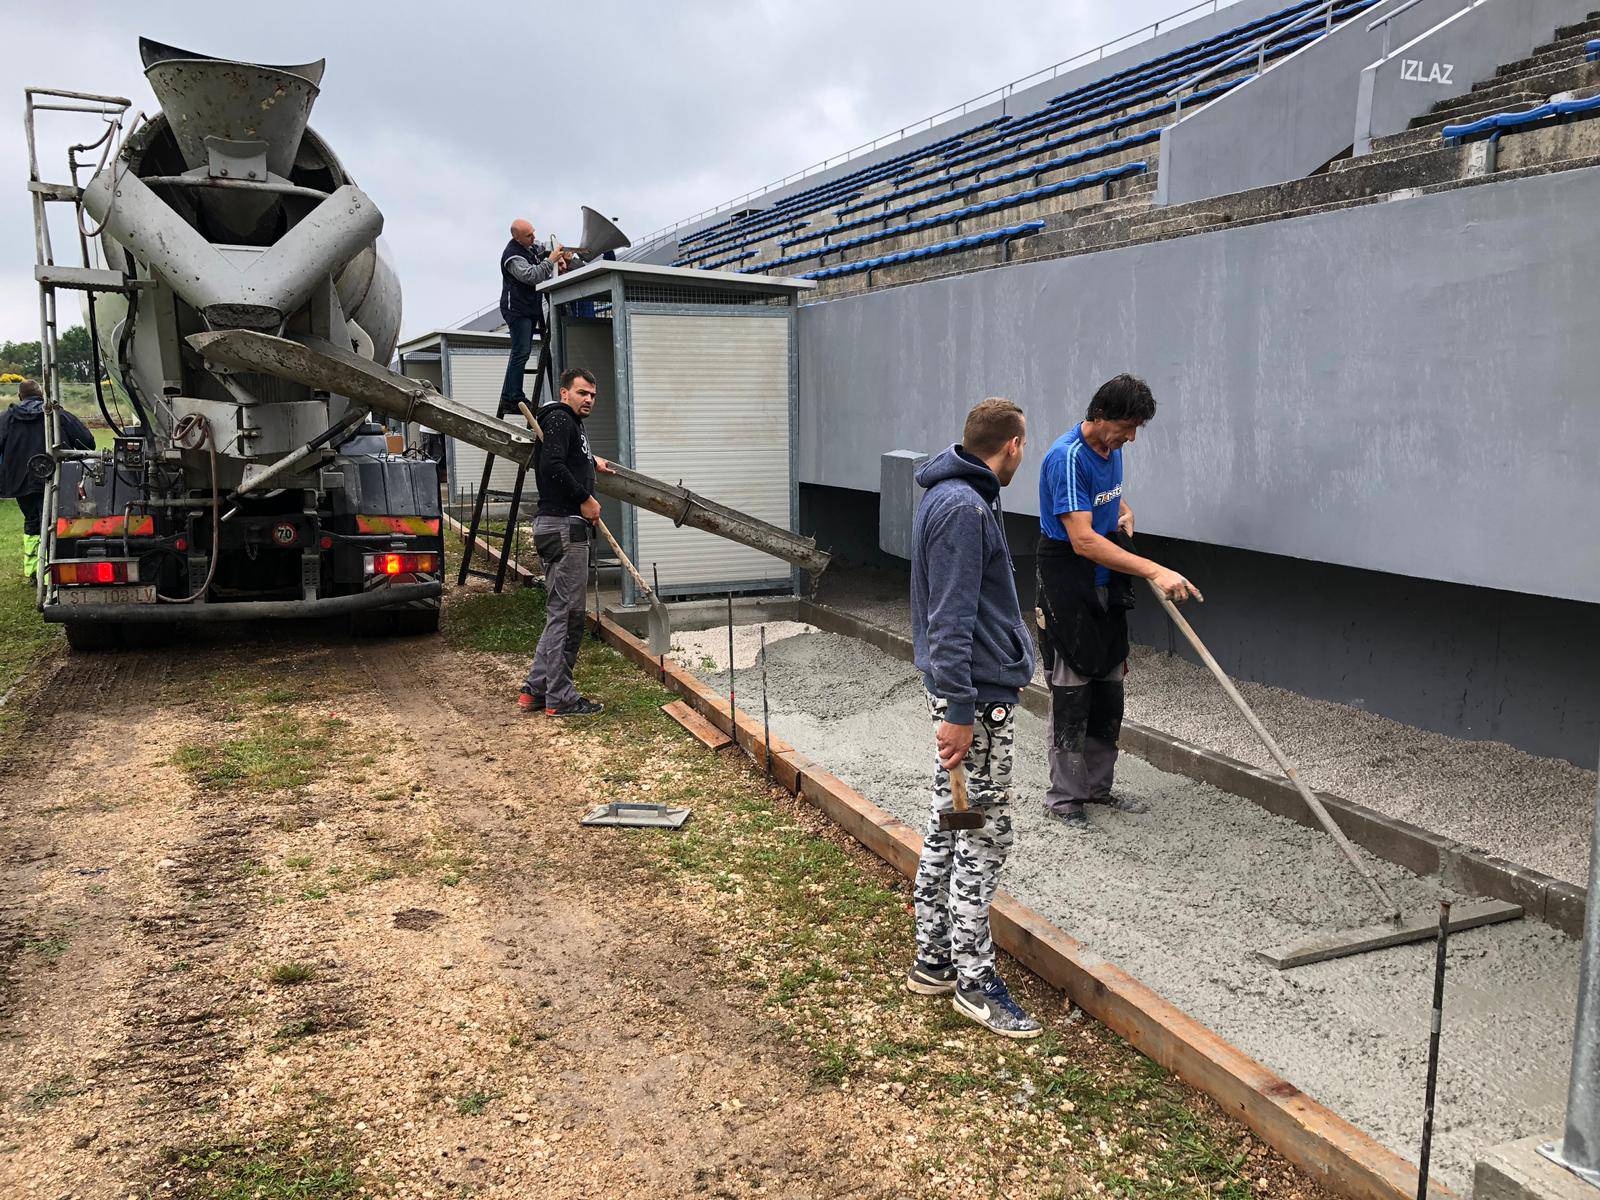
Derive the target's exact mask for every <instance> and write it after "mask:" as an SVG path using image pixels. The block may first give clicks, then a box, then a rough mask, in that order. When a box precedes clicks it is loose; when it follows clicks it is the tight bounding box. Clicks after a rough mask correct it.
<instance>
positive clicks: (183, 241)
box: [25, 39, 827, 649]
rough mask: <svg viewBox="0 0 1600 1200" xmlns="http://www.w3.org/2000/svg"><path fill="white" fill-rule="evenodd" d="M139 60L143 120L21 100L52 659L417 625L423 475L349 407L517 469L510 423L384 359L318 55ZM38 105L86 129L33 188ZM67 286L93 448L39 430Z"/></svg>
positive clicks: (390, 342)
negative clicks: (285, 632) (87, 358)
mask: <svg viewBox="0 0 1600 1200" xmlns="http://www.w3.org/2000/svg"><path fill="white" fill-rule="evenodd" d="M139 50H140V54H141V56H142V58H143V62H144V67H145V75H146V78H147V79H148V80H149V83H150V87H151V90H152V91H153V92H154V94H155V97H156V100H157V102H158V104H159V106H160V111H159V112H158V113H156V114H155V115H154V116H152V117H150V118H148V119H141V118H140V117H133V118H130V117H129V116H128V112H129V110H130V109H132V107H133V105H132V102H131V101H129V100H127V99H125V98H122V97H116V96H103V95H94V94H90V93H83V92H68V91H60V90H53V89H42V88H30V89H28V90H27V93H26V105H25V116H26V128H27V135H28V151H29V168H30V178H29V191H30V195H31V199H32V202H33V209H34V226H35V243H36V245H35V249H36V267H35V276H36V279H37V281H38V283H39V287H40V319H41V326H42V339H41V373H42V375H43V377H44V378H43V380H42V382H43V384H44V387H45V393H46V422H45V424H46V444H47V452H46V453H45V454H44V455H41V456H40V457H39V458H38V459H37V460H36V461H35V462H34V463H33V464H31V467H32V469H34V470H35V471H36V472H37V474H38V477H39V478H40V479H41V480H42V481H43V482H44V485H45V498H44V513H43V529H42V533H43V542H42V547H41V549H42V553H41V568H40V574H39V578H38V580H37V587H38V604H39V609H40V612H41V613H42V615H43V616H44V618H45V619H46V620H47V621H52V622H59V623H62V624H64V625H65V626H66V631H67V636H68V639H69V641H70V643H71V644H72V646H73V647H74V648H77V649H85V648H98V647H103V646H107V645H114V644H118V643H120V642H122V641H125V640H130V639H140V640H142V639H144V638H147V637H148V636H150V634H151V633H152V632H155V631H163V632H171V631H172V630H174V629H177V628H181V627H182V626H183V625H184V624H186V623H192V622H197V621H216V620H237V619H246V620H254V619H259V618H265V617H315V616H335V615H337V616H341V617H345V618H347V619H349V620H350V621H351V622H352V623H353V624H354V625H355V626H356V627H357V628H358V630H365V631H373V632H389V633H419V632H426V631H431V630H435V629H437V628H438V623H439V604H440V593H441V588H442V580H443V573H444V562H443V553H444V545H443V542H442V540H441V524H440V522H441V512H440V497H439V486H438V476H437V470H436V467H435V464H434V463H433V462H431V461H427V460H425V459H421V458H419V457H417V456H415V455H414V454H412V453H407V452H406V451H405V448H404V447H403V446H397V445H395V444H394V442H393V441H391V440H390V439H389V438H388V437H387V436H386V434H385V430H384V428H383V426H381V425H379V424H378V423H376V422H374V421H373V420H372V419H371V414H372V413H373V412H374V411H376V412H378V413H380V414H382V415H384V416H393V417H396V418H398V419H399V420H401V421H404V422H406V423H407V424H408V426H410V427H415V426H417V425H422V426H426V427H428V428H432V429H435V430H437V431H439V432H441V433H445V434H448V435H450V436H454V437H458V438H462V439H465V440H467V441H470V442H473V443H474V444H476V445H480V446H482V447H484V448H485V449H487V450H489V451H490V452H491V453H493V454H495V455H497V456H501V457H506V458H510V459H512V460H513V461H516V462H518V463H522V464H526V463H528V462H529V461H531V458H532V455H533V452H534V443H533V441H532V440H531V438H530V436H529V432H528V430H527V428H526V426H520V427H519V426H516V425H513V424H511V423H508V422H506V421H502V420H499V419H497V418H494V417H489V416H486V415H484V414H482V413H479V412H477V411H475V410H472V409H470V408H468V407H467V406H465V405H461V404H457V403H456V402H454V401H452V400H450V398H449V397H447V396H443V395H441V394H440V393H438V392H437V391H433V390H431V389H430V388H427V387H425V386H421V385H419V384H418V383H417V381H415V380H411V379H407V378H405V377H403V376H401V375H398V374H395V373H393V372H391V371H389V370H388V368H387V364H388V362H389V360H390V356H391V353H392V352H393V349H394V346H395V342H396V339H397V337H398V335H399V331H400V312H401V309H400V286H399V282H398V279H397V276H396V273H395V269H394V266H393V265H392V263H391V261H390V259H389V256H388V254H387V253H386V251H385V249H384V245H383V242H382V240H381V239H380V237H379V234H380V233H381V232H382V229H383V215H382V213H381V212H380V211H379V209H378V207H377V205H376V204H375V203H374V202H373V201H372V199H371V198H370V197H368V196H367V195H366V194H365V193H364V192H363V191H362V190H361V189H360V188H359V187H357V186H356V185H355V183H354V182H353V181H352V179H351V178H350V176H349V175H348V173H347V172H346V171H345V169H344V167H343V166H342V165H341V164H340V162H339V159H338V158H337V156H336V155H335V154H334V152H333V149H332V147H330V146H329V145H328V144H327V142H325V141H324V140H323V139H322V138H321V137H319V136H318V135H317V133H316V132H315V131H314V130H313V129H311V128H310V126H309V124H308V121H309V117H310V113H311V108H312V104H313V102H314V100H315V99H316V96H317V92H318V88H319V84H320V81H321V79H322V75H323V69H324V64H323V63H322V62H314V63H306V64H302V65H298V66H270V65H259V64H252V63H245V62H237V61H231V60H227V59H220V58H213V57H210V56H207V55H203V54H196V53H192V52H190V51H186V50H180V49H177V48H176V47H173V46H168V45H163V44H160V43H158V42H154V41H150V40H147V39H146V40H141V42H140V46H139ZM60 113H69V114H74V115H73V116H72V117H71V118H62V119H74V120H82V121H89V122H99V123H103V130H102V132H101V136H100V137H99V138H98V139H93V138H85V139H84V140H83V141H80V142H77V143H75V144H72V145H71V146H70V148H69V149H68V152H67V160H68V162H67V166H68V178H67V179H66V180H64V181H55V182H52V181H49V180H46V179H45V178H43V177H42V176H41V173H40V166H39V153H38V144H37V143H38V127H39V124H40V119H41V117H42V115H43V114H50V115H51V116H53V117H54V116H56V115H57V114H60ZM52 212H56V213H60V212H67V213H70V214H71V215H72V217H73V219H74V220H75V222H76V228H74V229H72V230H71V233H70V238H71V241H72V242H73V245H72V247H71V251H72V253H64V254H63V255H62V256H61V257H62V258H63V259H71V258H74V257H75V258H77V259H78V265H70V264H69V263H66V262H62V261H58V256H57V250H56V246H55V244H54V242H53V240H52V222H51V220H50V219H49V218H50V216H51V214H52ZM55 224H56V226H58V227H59V225H60V224H61V222H60V221H57V222H56V223H55ZM71 293H79V294H80V296H81V298H82V300H83V302H84V308H85V313H86V317H87V320H88V324H89V329H90V333H91V341H92V343H93V344H94V346H95V347H96V350H97V353H98V357H99V362H98V364H97V366H98V367H99V369H98V370H97V371H96V373H95V377H96V379H97V380H98V379H99V378H100V376H101V374H102V373H103V374H104V375H105V376H106V378H107V382H106V383H105V385H104V388H106V389H109V392H110V397H109V402H108V397H107V396H106V395H102V396H101V401H102V408H103V410H104V411H105V414H106V418H107V420H108V422H109V423H110V424H111V426H112V430H113V433H112V445H111V446H110V448H109V449H105V448H101V449H95V450H79V449H75V448H72V447H70V446H67V445H65V444H63V442H62V440H61V438H60V437H59V430H58V423H59V422H58V418H57V416H56V414H57V413H59V411H60V408H59V405H60V379H59V372H58V371H57V365H56V355H55V346H56V334H57V332H58V320H59V316H58V311H57V300H58V298H61V297H62V296H63V294H69V295H70V294H71ZM96 386H97V388H100V387H101V386H102V385H101V384H99V383H97V384H96ZM114 410H116V411H114ZM601 486H602V490H606V491H609V492H610V494H613V495H617V496H619V497H620V498H621V499H623V500H625V501H627V502H629V503H632V504H638V505H642V506H644V507H647V508H650V509H651V510H653V511H656V512H660V513H664V514H667V515H670V516H671V517H672V518H673V519H674V520H675V521H678V522H679V523H682V524H689V525H693V526H696V527H698V528H703V529H707V530H710V531H711V532H714V533H717V534H720V535H722V536H725V537H731V538H734V539H736V540H740V541H744V542H747V543H748V544H751V545H757V546H759V547H760V548H762V549H765V550H768V551H769V552H771V553H774V554H777V555H779V556H780V557H782V558H785V559H786V560H788V561H790V562H795V563H798V564H800V565H802V566H805V567H806V568H808V569H810V570H813V571H816V570H820V569H821V567H822V566H823V565H825V563H826V561H827V556H826V555H825V554H824V553H822V552H821V551H819V550H818V549H817V548H816V546H815V544H814V543H813V542H811V541H810V539H805V538H800V537H798V536H796V535H795V534H793V533H791V532H789V531H788V530H784V529H781V528H777V527H775V526H771V525H767V524H765V523H764V522H761V521H758V520H756V519H754V518H750V517H747V516H744V515H743V514H740V513H738V512H736V511H734V510H732V509H728V508H725V507H723V506H720V505H717V504H716V503H715V502H713V501H710V500H707V499H706V498H704V497H700V496H697V495H695V494H693V493H691V492H689V491H688V490H687V489H684V488H682V487H681V486H672V485H668V484H664V483H661V482H659V481H656V480H652V479H650V478H649V477H647V476H643V475H639V474H637V473H635V472H632V471H629V470H627V468H626V467H621V468H619V470H618V472H617V474H616V475H607V476H602V477H601Z"/></svg>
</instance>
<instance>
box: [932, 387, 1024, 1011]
mask: <svg viewBox="0 0 1600 1200" xmlns="http://www.w3.org/2000/svg"><path fill="white" fill-rule="evenodd" d="M1027 434H1028V431H1027V423H1026V420H1025V419H1024V417H1023V415H1022V410H1021V409H1020V408H1018V407H1017V406H1016V405H1015V404H1013V403H1011V401H1009V400H1000V399H989V400H985V401H983V402H982V403H980V404H978V405H977V406H976V407H975V408H973V410H972V411H971V412H970V413H968V414H967V421H966V426H965V428H964V429H963V430H962V434H961V442H960V444H958V445H955V446H951V447H950V448H949V449H948V450H945V451H943V452H942V453H940V454H938V455H936V456H935V457H934V458H932V459H930V460H929V461H928V462H927V463H925V464H924V465H923V467H922V469H921V470H920V471H918V472H917V483H919V484H920V485H921V486H922V487H923V488H925V489H927V490H926V492H925V494H924V495H923V497H922V503H921V504H920V505H919V506H918V508H917V515H916V519H915V521H914V522H913V523H912V534H911V537H912V543H911V544H912V549H911V628H912V639H913V642H914V645H915V649H916V663H917V667H918V669H920V670H921V671H922V678H923V685H924V687H925V688H926V689H927V693H928V711H929V713H930V714H931V716H932V718H933V722H934V726H935V729H934V740H935V742H936V744H937V747H938V755H937V763H936V769H935V771H934V777H933V804H932V807H931V808H930V811H929V814H928V829H927V833H926V834H925V835H924V837H923V841H922V858H921V861H920V862H919V863H918V865H917V879H916V886H915V901H916V905H915V907H916V917H917V958H916V962H915V963H914V964H913V965H912V968H911V971H910V973H909V974H908V975H907V977H906V986H907V987H908V988H910V989H911V990H912V991H913V992H916V993H918V994H919V995H924V996H945V995H948V996H952V1003H953V1004H954V1005H955V1009H956V1011H957V1012H959V1013H962V1014H964V1015H965V1016H968V1017H971V1018H972V1019H973V1020H974V1021H977V1022H978V1023H979V1024H981V1025H983V1026H985V1027H986V1028H988V1029H991V1030H993V1031H994V1032H995V1033H998V1034H1001V1035H1002V1036H1004V1037H1010V1038H1033V1037H1038V1036H1039V1033H1040V1032H1041V1030H1040V1026H1039V1023H1038V1022H1037V1021H1035V1020H1033V1019H1032V1018H1031V1017H1029V1016H1028V1015H1027V1013H1025V1012H1023V1010H1022V1008H1021V1006H1020V1005H1018V1004H1017V1002H1016V1001H1015V1000H1013V999H1012V997H1011V993H1010V992H1009V991H1008V990H1007V988H1006V985H1005V982H1004V981H1003V980H1002V979H1001V978H1000V976H999V974H998V973H997V972H996V971H995V967H994V940H993V938H992V937H991V936H990V933H989V905H990V904H991V903H992V902H993V900H994V893H995V889H996V888H997V887H998V886H999V884H1000V868H1001V867H1003V866H1004V865H1005V861H1006V854H1007V853H1008V852H1009V851H1010V849H1011V841H1012V833H1011V746H1012V717H1013V715H1014V713H1015V711H1016V706H1017V699H1018V697H1019V695H1020V694H1021V691H1022V688H1023V687H1024V686H1026V684H1027V683H1028V681H1029V680H1030V679H1032V678H1033V639H1032V637H1031V636H1030V635H1029V633H1028V630H1027V627H1026V626H1025V625H1023V623H1022V610H1021V607H1020V605H1018V603H1017V587H1016V581H1015V579H1014V577H1013V574H1012V566H1011V549H1010V547H1009V546H1008V545H1007V543H1006V536H1005V529H1004V527H1003V525H1002V522H1001V517H1002V512H1001V509H1000V489H1001V488H1002V487H1004V486H1005V485H1006V484H1008V483H1010V482H1011V479H1012V477H1013V476H1014V475H1015V474H1016V473H1017V467H1018V466H1019V465H1021V463H1022V451H1023V447H1024V445H1025V444H1026V443H1027V440H1028V437H1027ZM957 763H962V764H963V766H964V768H965V772H966V778H967V798H968V801H969V803H970V804H971V805H972V807H973V808H974V809H975V810H977V811H978V812H980V813H982V814H983V816H984V818H985V821H984V824H983V827H982V828H981V829H971V830H952V831H949V832H945V831H942V830H940V828H939V814H940V813H942V812H949V811H950V809H951V806H952V799H951V789H950V769H951V768H952V767H954V766H955V765H956V764H957Z"/></svg>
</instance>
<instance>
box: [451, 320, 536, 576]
mask: <svg viewBox="0 0 1600 1200" xmlns="http://www.w3.org/2000/svg"><path fill="white" fill-rule="evenodd" d="M546 328H548V324H547V325H546ZM547 383H548V385H549V392H548V394H549V395H550V396H551V397H554V396H555V390H556V385H555V365H554V363H553V361H552V360H551V357H550V339H549V337H541V338H540V339H539V361H538V364H537V366H535V368H534V373H533V400H532V401H531V402H530V403H529V405H528V407H529V408H530V409H532V410H533V411H534V412H538V411H539V405H540V403H541V402H542V401H543V398H544V396H545V395H546V392H545V387H546V384H547ZM494 415H495V416H496V417H498V418H499V419H500V420H502V421H503V420H506V419H507V418H515V419H521V418H522V413H521V412H520V411H519V410H518V409H517V407H516V405H514V404H513V405H511V406H509V407H508V406H507V404H506V402H505V399H504V398H503V397H502V398H501V400H500V403H499V405H498V406H497V407H496V409H495V414H494ZM494 464H495V454H494V451H492V450H490V451H487V452H486V453H485V454H484V456H483V479H482V480H481V481H480V482H479V484H478V494H477V496H476V497H475V498H474V500H473V502H472V521H471V522H470V523H469V524H468V526H467V536H466V548H465V549H463V550H462V552H461V570H460V571H459V572H458V573H457V575H456V585H457V586H458V587H459V586H461V585H462V584H464V583H466V582H467V577H468V576H469V575H470V576H476V577H477V578H479V579H493V580H494V590H495V591H496V592H500V591H503V590H504V588H505V585H506V569H507V568H508V567H509V565H510V563H511V551H512V547H513V546H514V545H515V544H516V535H517V516H518V514H519V512H520V511H521V508H522V488H523V485H524V484H525V483H526V482H527V479H528V464H527V463H525V462H518V463H517V478H516V481H515V482H514V483H513V484H512V485H511V506H510V508H509V509H508V510H507V511H506V527H505V528H504V529H503V530H498V531H497V530H485V529H483V528H482V525H483V505H484V501H485V499H486V498H487V497H488V495H489V479H490V476H491V475H492V474H493V473H494ZM479 538H482V539H483V541H484V543H485V544H486V545H487V543H489V542H495V541H497V542H498V543H499V545H500V561H499V563H498V564H497V565H496V567H495V569H494V570H493V571H483V570H479V569H477V568H475V567H473V565H472V552H473V551H474V550H475V549H476V548H477V545H478V539H479Z"/></svg>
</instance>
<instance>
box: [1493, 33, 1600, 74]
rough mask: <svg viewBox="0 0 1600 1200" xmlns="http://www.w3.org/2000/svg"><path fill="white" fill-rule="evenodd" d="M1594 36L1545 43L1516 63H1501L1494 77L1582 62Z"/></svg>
mask: <svg viewBox="0 0 1600 1200" xmlns="http://www.w3.org/2000/svg"><path fill="white" fill-rule="evenodd" d="M1594 36H1595V35H1594V34H1592V33H1591V34H1589V35H1587V36H1579V37H1572V38H1563V39H1562V40H1561V41H1559V42H1546V43H1545V44H1544V45H1543V46H1540V47H1538V48H1537V49H1536V50H1534V52H1533V53H1532V54H1530V55H1529V56H1528V57H1527V58H1522V59H1518V60H1517V61H1516V62H1509V63H1502V64H1501V65H1500V66H1499V68H1497V69H1496V71H1495V75H1496V77H1503V76H1506V75H1511V74H1513V73H1515V72H1517V71H1519V70H1524V71H1525V70H1530V69H1532V68H1534V67H1556V66H1561V65H1562V64H1563V63H1572V62H1582V61H1583V51H1584V47H1585V45H1586V44H1587V43H1588V41H1589V39H1590V38H1592V37H1594Z"/></svg>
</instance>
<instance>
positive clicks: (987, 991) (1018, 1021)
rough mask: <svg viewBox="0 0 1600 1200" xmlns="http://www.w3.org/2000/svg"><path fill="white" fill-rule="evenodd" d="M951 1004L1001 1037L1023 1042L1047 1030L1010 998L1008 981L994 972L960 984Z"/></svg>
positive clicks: (963, 1014) (959, 1011)
mask: <svg viewBox="0 0 1600 1200" xmlns="http://www.w3.org/2000/svg"><path fill="white" fill-rule="evenodd" d="M950 1003H951V1005H952V1006H953V1007H954V1008H955V1010H956V1011H957V1012H958V1013H960V1014H961V1015H962V1016H965V1017H971V1018H972V1019H973V1020H974V1021H976V1022H977V1023H978V1024H979V1025H982V1026H983V1027H984V1028H985V1029H989V1030H991V1031H993V1032H994V1033H998V1034H999V1035H1000V1036H1001V1037H1008V1038H1016V1039H1017V1040H1018V1041H1023V1040H1026V1039H1028V1038H1036V1037H1038V1036H1039V1035H1040V1034H1041V1033H1043V1032H1044V1028H1043V1027H1042V1026H1041V1025H1040V1024H1039V1022H1037V1021H1035V1020H1034V1019H1033V1018H1032V1017H1030V1016H1029V1015H1028V1014H1027V1013H1025V1012H1023V1011H1022V1005H1020V1004H1018V1003H1017V1002H1016V1001H1015V1000H1013V999H1012V998H1011V992H1010V991H1009V990H1008V989H1007V988H1006V985H1005V981H1004V980H1003V979H1001V978H1000V976H999V975H998V974H997V973H995V972H994V971H988V972H986V973H985V974H984V976H983V977H982V978H981V979H980V980H979V981H978V982H977V983H957V984H956V994H955V998H954V999H953V1000H951V1002H950Z"/></svg>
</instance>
